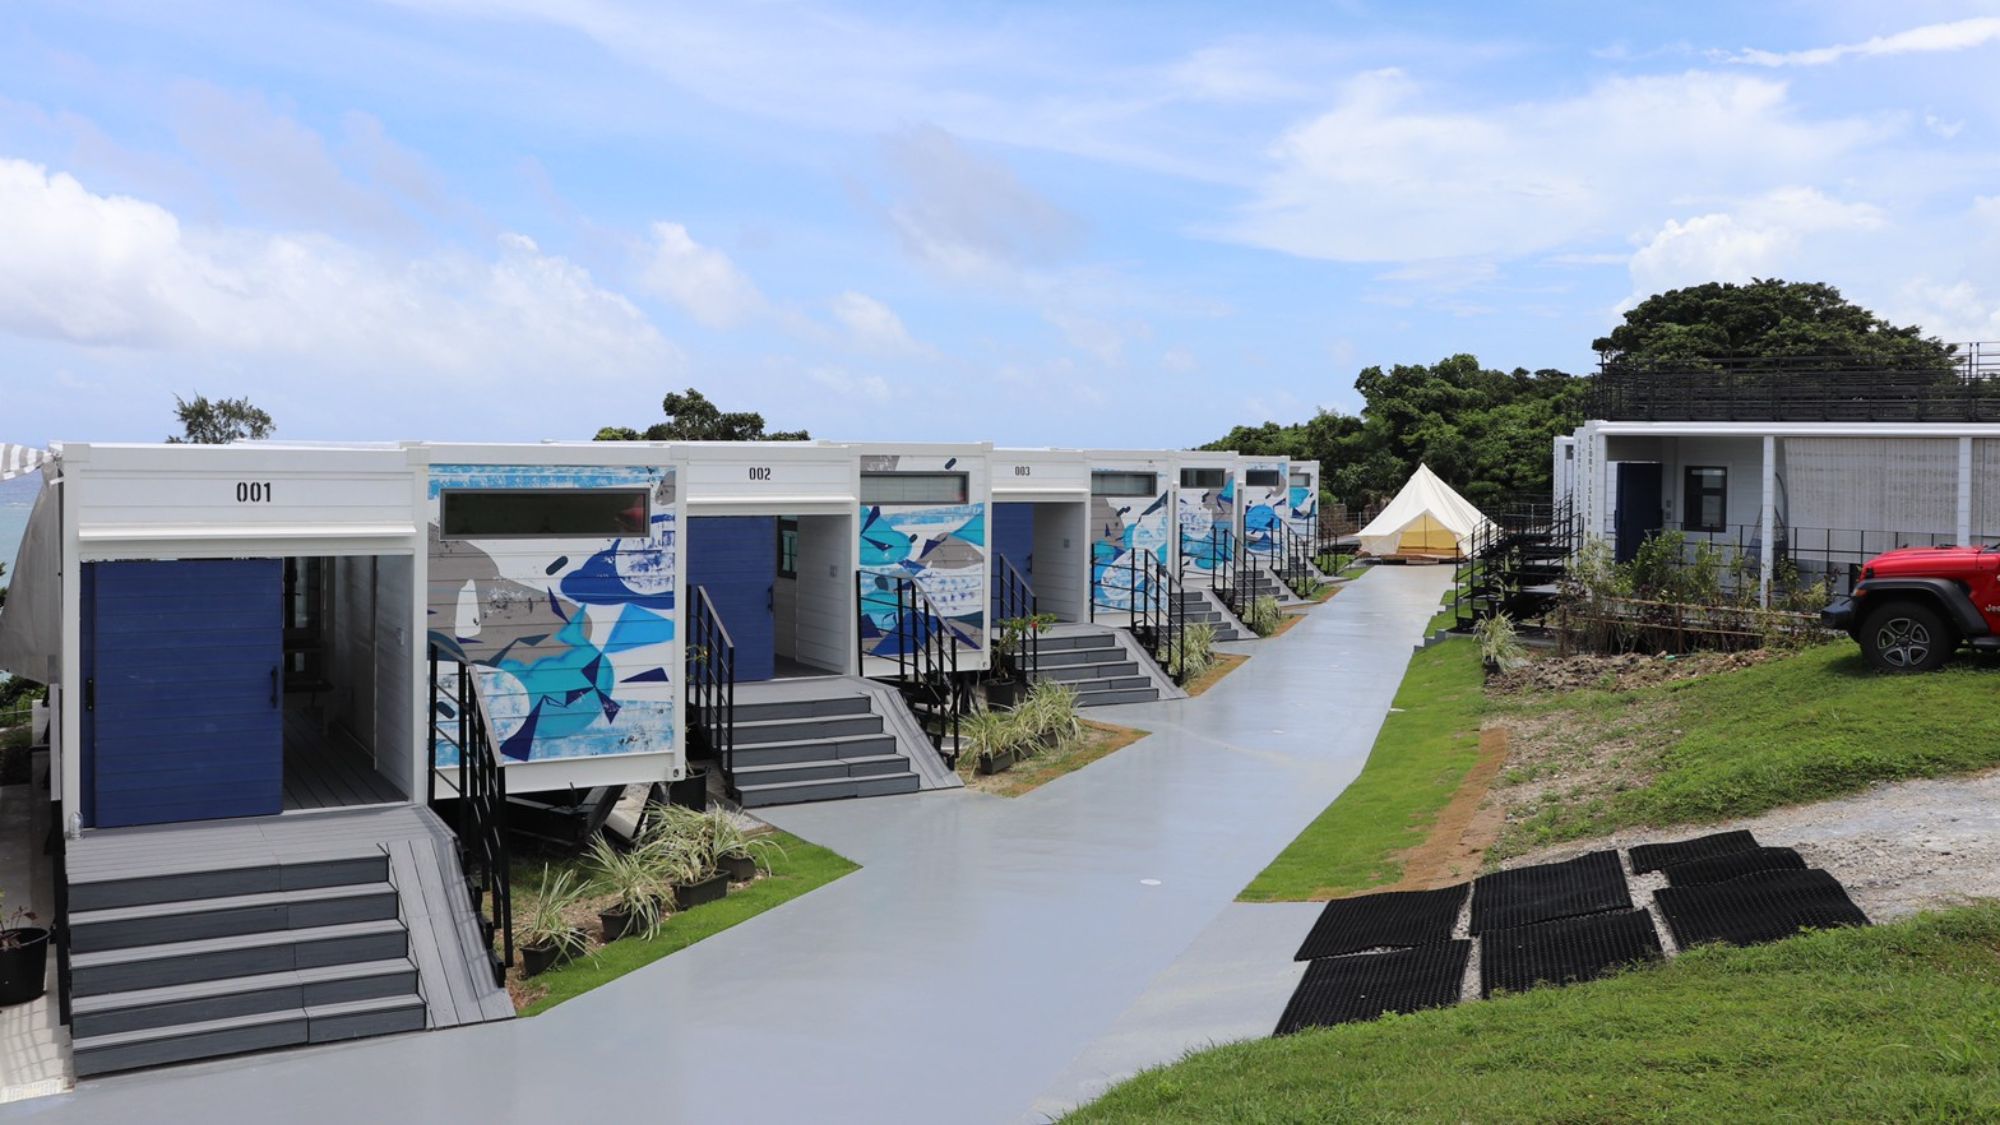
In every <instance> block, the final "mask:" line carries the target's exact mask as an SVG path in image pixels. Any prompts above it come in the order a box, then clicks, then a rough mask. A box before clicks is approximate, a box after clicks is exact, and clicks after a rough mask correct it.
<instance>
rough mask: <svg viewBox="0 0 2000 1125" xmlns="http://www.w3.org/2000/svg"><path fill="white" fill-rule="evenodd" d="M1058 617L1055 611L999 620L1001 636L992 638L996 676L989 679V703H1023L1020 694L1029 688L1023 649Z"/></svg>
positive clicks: (998, 705)
mask: <svg viewBox="0 0 2000 1125" xmlns="http://www.w3.org/2000/svg"><path fill="white" fill-rule="evenodd" d="M1057 620H1058V619H1057V617H1056V615H1055V614H1053V613H1037V614H1032V615H1030V616H1028V617H1009V618H1005V619H1003V620H1002V621H1001V622H1000V635H999V636H998V637H995V638H994V639H993V655H994V657H995V659H994V662H993V678H992V679H990V680H988V681H986V702H987V705H988V706H992V707H1015V706H1018V705H1019V704H1020V702H1021V697H1022V696H1023V695H1025V694H1026V693H1027V690H1028V682H1027V679H1026V678H1025V676H1024V675H1023V673H1022V668H1021V662H1020V659H1019V658H1020V655H1021V652H1022V650H1023V649H1025V648H1026V646H1027V643H1028V637H1029V636H1030V635H1031V634H1034V633H1039V632H1041V631H1042V630H1043V629H1046V628H1048V627H1049V626H1050V625H1053V624H1055V623H1056V621H1057Z"/></svg>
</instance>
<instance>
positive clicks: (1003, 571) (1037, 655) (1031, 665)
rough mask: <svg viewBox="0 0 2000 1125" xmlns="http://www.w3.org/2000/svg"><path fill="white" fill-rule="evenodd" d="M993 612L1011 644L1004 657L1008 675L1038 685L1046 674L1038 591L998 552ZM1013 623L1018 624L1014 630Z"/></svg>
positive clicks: (995, 620) (995, 621) (994, 577)
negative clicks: (1043, 673) (1039, 676)
mask: <svg viewBox="0 0 2000 1125" xmlns="http://www.w3.org/2000/svg"><path fill="white" fill-rule="evenodd" d="M993 610H994V624H995V625H996V626H997V627H998V628H999V629H1000V635H1001V636H1002V637H1003V638H1004V639H1005V640H1006V642H1007V643H1006V649H1007V651H1006V652H1005V654H1004V656H1003V659H1005V660H1006V661H1007V669H1006V671H1007V672H1008V673H1009V674H1010V675H1012V676H1013V677H1014V678H1015V679H1018V680H1021V681H1023V682H1026V683H1032V682H1034V679H1035V677H1036V676H1038V675H1040V674H1041V670H1042V639H1041V637H1042V630H1041V623H1040V622H1039V621H1037V620H1036V618H1037V616H1039V610H1038V609H1037V608H1036V602H1035V589H1034V587H1033V586H1032V585H1030V584H1029V583H1028V580H1027V578H1025V577H1023V576H1022V574H1021V572H1020V570H1018V569H1016V568H1015V566H1014V563H1013V560H1011V559H1009V558H1008V557H1007V556H1005V555H1003V554H1000V553H999V552H997V551H996V552H995V553H994V555H993ZM1009 622H1016V623H1018V624H1015V625H1012V626H1010V625H1009Z"/></svg>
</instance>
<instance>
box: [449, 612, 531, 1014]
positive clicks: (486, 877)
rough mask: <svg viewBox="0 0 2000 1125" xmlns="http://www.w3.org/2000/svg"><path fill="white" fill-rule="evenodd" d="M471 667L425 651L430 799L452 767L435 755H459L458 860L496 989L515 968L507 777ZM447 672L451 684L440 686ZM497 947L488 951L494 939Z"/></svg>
mask: <svg viewBox="0 0 2000 1125" xmlns="http://www.w3.org/2000/svg"><path fill="white" fill-rule="evenodd" d="M474 668H475V666H474V665H472V664H469V663H467V662H465V661H462V660H455V659H451V658H440V657H439V655H438V648H437V646H436V645H432V646H431V649H430V672H431V723H430V732H431V763H430V764H431V770H430V772H431V780H430V794H431V797H432V799H433V800H435V798H436V795H437V775H438V773H439V772H440V770H449V769H451V767H449V766H444V765H441V764H440V762H439V760H438V758H439V755H438V748H439V746H441V745H444V746H450V747H451V748H452V749H453V750H454V751H455V752H456V754H457V758H458V763H457V772H456V787H457V789H458V817H457V821H458V823H457V833H458V860H459V865H460V867H461V868H462V869H463V870H464V871H465V877H466V881H467V882H468V883H470V884H471V888H472V908H473V910H474V911H475V912H477V913H478V914H479V927H480V933H481V935H482V936H483V937H484V938H485V940H486V944H487V948H488V950H489V952H491V953H492V956H493V983H494V984H496V985H503V986H504V985H505V984H506V982H507V967H508V966H510V965H512V964H513V963H514V894H513V886H512V883H511V880H510V878H509V867H508V862H509V861H508V855H507V771H506V770H505V769H503V768H501V765H500V754H499V751H498V750H497V749H496V748H495V746H494V744H493V722H492V718H491V717H490V716H489V715H488V714H487V713H486V701H485V700H484V699H482V698H480V695H479V684H478V681H477V678H476V676H475V675H474ZM441 671H448V672H449V673H450V674H451V675H452V678H453V680H454V682H453V683H452V684H451V685H450V686H449V687H447V686H446V685H445V684H444V683H442V682H441V680H440V678H439V675H440V672H441ZM496 939H497V940H498V941H499V942H500V948H499V949H498V950H497V951H493V949H492V946H493V943H494V941H495V940H496Z"/></svg>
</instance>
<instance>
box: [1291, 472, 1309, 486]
mask: <svg viewBox="0 0 2000 1125" xmlns="http://www.w3.org/2000/svg"><path fill="white" fill-rule="evenodd" d="M1312 482H1313V479H1312V474H1311V473H1293V474H1292V487H1293V488H1311V487H1312Z"/></svg>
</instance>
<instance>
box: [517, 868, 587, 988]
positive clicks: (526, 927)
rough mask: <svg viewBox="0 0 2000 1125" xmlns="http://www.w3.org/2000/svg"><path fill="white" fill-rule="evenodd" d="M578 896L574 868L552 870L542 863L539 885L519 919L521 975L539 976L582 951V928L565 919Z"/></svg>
mask: <svg viewBox="0 0 2000 1125" xmlns="http://www.w3.org/2000/svg"><path fill="white" fill-rule="evenodd" d="M582 897H583V887H582V886H581V885H579V884H578V883H577V881H576V873H575V872H573V871H563V872H560V873H553V872H551V871H550V870H549V867H548V865H547V864H543V865H542V885H541V889H540V890H538V891H537V892H536V894H535V897H534V898H533V899H532V900H531V901H530V902H529V903H528V912H527V914H526V915H525V916H524V917H523V918H522V919H521V925H520V938H521V975H522V976H528V977H532V976H539V975H540V974H542V973H545V972H547V971H548V970H550V969H552V968H554V967H555V966H557V965H559V964H561V963H563V962H564V961H567V960H569V959H570V958H572V957H575V956H576V955H577V954H579V953H582V952H583V949H584V946H585V944H586V942H585V940H584V936H583V931H582V930H580V929H578V928H577V927H575V926H572V925H570V921H569V911H570V910H571V909H572V908H573V907H575V906H576V904H577V901H578V900H579V899H581V898H582Z"/></svg>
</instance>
